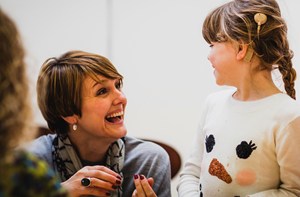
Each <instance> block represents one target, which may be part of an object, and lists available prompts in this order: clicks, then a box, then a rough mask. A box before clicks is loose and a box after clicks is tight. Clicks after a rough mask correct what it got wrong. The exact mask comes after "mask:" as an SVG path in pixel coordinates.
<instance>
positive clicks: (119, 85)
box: [116, 81, 123, 90]
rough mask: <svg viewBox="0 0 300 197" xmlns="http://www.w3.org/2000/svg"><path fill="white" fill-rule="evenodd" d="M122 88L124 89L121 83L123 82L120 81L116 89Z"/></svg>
mask: <svg viewBox="0 0 300 197" xmlns="http://www.w3.org/2000/svg"><path fill="white" fill-rule="evenodd" d="M122 87H123V84H122V82H121V81H118V82H117V83H116V88H117V89H118V90H121V89H122Z"/></svg>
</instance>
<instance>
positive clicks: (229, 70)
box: [208, 42, 239, 85]
mask: <svg viewBox="0 0 300 197" xmlns="http://www.w3.org/2000/svg"><path fill="white" fill-rule="evenodd" d="M210 47H211V50H210V53H209V55H208V60H209V61H210V62H211V64H212V67H213V68H214V75H215V78H216V83H217V84H218V85H234V84H235V82H236V81H234V80H236V79H237V76H239V73H238V69H237V66H236V60H237V59H236V55H237V52H238V48H237V47H236V46H235V45H234V44H232V43H231V42H213V43H211V45H210Z"/></svg>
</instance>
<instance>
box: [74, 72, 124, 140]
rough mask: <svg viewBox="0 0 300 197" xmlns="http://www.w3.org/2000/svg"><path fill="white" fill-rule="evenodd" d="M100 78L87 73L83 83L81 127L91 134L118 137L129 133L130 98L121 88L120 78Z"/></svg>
mask: <svg viewBox="0 0 300 197" xmlns="http://www.w3.org/2000/svg"><path fill="white" fill-rule="evenodd" d="M98 78H99V79H100V82H96V81H95V80H93V79H92V78H91V77H86V78H85V80H84V82H83V85H82V108H81V111H82V116H81V117H80V118H79V119H78V122H77V123H78V131H79V132H86V133H87V134H90V135H91V136H92V137H101V138H109V139H119V138H121V137H124V136H125V135H126V133H127V130H126V127H125V125H124V113H125V107H126V104H127V99H126V97H125V95H124V94H123V92H122V91H121V88H122V87H121V85H122V84H121V82H120V79H113V80H112V79H107V78H105V77H103V76H101V75H98Z"/></svg>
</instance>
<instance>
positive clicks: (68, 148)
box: [52, 135, 125, 197]
mask: <svg viewBox="0 0 300 197" xmlns="http://www.w3.org/2000/svg"><path fill="white" fill-rule="evenodd" d="M52 144H53V147H54V149H53V152H52V155H53V163H54V165H55V166H54V168H55V170H56V171H57V172H58V174H59V176H60V178H61V181H66V180H68V179H69V178H70V177H71V176H73V175H74V174H75V173H76V172H77V171H78V170H80V169H81V168H82V167H83V166H82V162H81V160H80V159H79V157H78V155H77V153H76V151H75V150H74V148H73V146H72V144H71V142H70V140H69V138H68V136H67V135H57V136H56V137H55V138H54V140H53V143H52ZM124 156H125V144H124V142H123V140H122V139H119V140H117V141H115V142H114V143H112V144H111V145H110V147H109V149H108V151H107V155H106V162H105V166H106V167H108V168H110V169H111V170H113V171H115V172H116V173H118V174H120V175H121V176H122V172H121V170H122V168H123V164H124ZM111 196H112V197H121V196H122V187H121V186H120V187H119V188H118V189H117V190H116V191H115V192H113V193H111Z"/></svg>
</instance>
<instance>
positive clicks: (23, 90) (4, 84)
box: [0, 9, 35, 159]
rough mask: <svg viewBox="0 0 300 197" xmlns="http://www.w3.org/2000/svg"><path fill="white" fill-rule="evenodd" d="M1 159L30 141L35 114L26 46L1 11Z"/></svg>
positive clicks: (9, 20) (14, 26) (10, 21)
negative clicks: (32, 110)
mask: <svg viewBox="0 0 300 197" xmlns="http://www.w3.org/2000/svg"><path fill="white" fill-rule="evenodd" d="M0 40H1V42H0V144H1V149H0V159H3V158H5V157H6V156H7V155H9V154H10V151H11V150H12V149H14V148H15V147H16V146H18V145H19V143H20V141H21V140H24V139H25V138H28V139H31V138H32V137H33V135H34V134H35V132H34V131H33V130H32V129H33V128H32V127H31V126H29V125H31V122H32V121H31V118H32V112H31V107H30V105H29V100H28V81H27V76H26V67H25V66H26V65H25V62H24V49H23V45H22V42H21V39H20V36H19V33H18V30H17V28H16V25H15V24H14V22H13V21H12V20H11V19H10V18H9V17H8V16H7V15H6V14H5V13H4V12H3V11H2V10H1V9H0Z"/></svg>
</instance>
